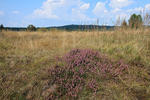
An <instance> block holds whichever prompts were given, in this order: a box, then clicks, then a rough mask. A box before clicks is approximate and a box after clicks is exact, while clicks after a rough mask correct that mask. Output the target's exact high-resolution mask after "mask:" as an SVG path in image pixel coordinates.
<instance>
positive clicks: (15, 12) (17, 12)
mask: <svg viewBox="0 0 150 100" xmlns="http://www.w3.org/2000/svg"><path fill="white" fill-rule="evenodd" d="M12 13H13V14H19V13H20V12H19V11H17V10H15V11H12Z"/></svg>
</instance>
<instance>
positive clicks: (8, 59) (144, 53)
mask: <svg viewBox="0 0 150 100" xmlns="http://www.w3.org/2000/svg"><path fill="white" fill-rule="evenodd" d="M149 31H150V29H140V30H130V29H128V30H123V29H121V30H119V29H117V30H114V31H106V30H105V31H99V32H98V31H91V32H81V31H73V32H66V31H57V30H55V31H49V32H1V33H0V100H26V99H29V100H43V98H42V96H41V92H42V86H43V84H44V83H45V81H44V79H43V77H45V74H43V73H44V71H43V70H44V69H47V68H49V67H50V66H52V65H54V64H55V63H57V62H55V59H54V58H55V57H57V56H61V55H63V54H65V53H67V52H68V51H70V50H72V49H74V48H81V49H83V48H91V49H94V50H97V51H99V52H102V53H104V54H106V55H107V56H108V57H110V58H111V59H114V60H120V59H123V60H124V61H125V62H126V63H127V64H129V65H130V68H129V71H128V74H127V75H125V76H123V77H122V76H121V77H120V78H119V79H118V80H115V81H113V80H102V81H101V82H100V85H101V90H99V92H98V93H97V95H96V96H95V97H94V98H95V99H96V100H149V98H150V95H149V94H150V78H149V75H150V62H149V61H150V34H149ZM90 98H91V99H93V97H92V96H87V95H84V94H83V97H81V100H84V99H85V100H87V99H90Z"/></svg>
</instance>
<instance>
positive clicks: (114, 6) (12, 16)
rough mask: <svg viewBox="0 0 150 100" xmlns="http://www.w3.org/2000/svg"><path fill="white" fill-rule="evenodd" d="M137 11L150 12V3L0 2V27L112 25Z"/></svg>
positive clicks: (115, 0)
mask: <svg viewBox="0 0 150 100" xmlns="http://www.w3.org/2000/svg"><path fill="white" fill-rule="evenodd" d="M141 12H149V13H150V0H0V24H3V25H4V26H11V27H18V26H20V27H26V26H27V25H29V24H33V25H35V26H39V27H40V26H60V25H67V24H95V23H96V19H99V24H100V25H101V24H105V25H114V24H115V22H116V19H117V18H118V17H120V18H121V19H128V18H129V16H130V15H131V14H133V13H137V14H142V13H141Z"/></svg>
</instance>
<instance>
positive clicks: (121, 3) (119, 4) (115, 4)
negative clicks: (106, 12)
mask: <svg viewBox="0 0 150 100" xmlns="http://www.w3.org/2000/svg"><path fill="white" fill-rule="evenodd" d="M132 3H133V1H132V0H110V4H109V6H110V7H112V8H123V7H126V6H129V5H130V4H132Z"/></svg>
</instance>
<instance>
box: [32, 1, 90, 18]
mask: <svg viewBox="0 0 150 100" xmlns="http://www.w3.org/2000/svg"><path fill="white" fill-rule="evenodd" d="M89 7H90V4H89V3H84V2H82V1H81V0H57V1H56V0H46V1H45V2H44V3H43V5H42V7H41V8H39V9H36V10H34V12H33V14H32V16H33V17H34V18H42V19H44V18H46V19H63V20H65V19H66V20H68V19H70V20H71V19H72V17H73V19H74V18H75V16H76V17H79V18H81V17H83V18H85V16H86V14H85V11H86V10H87V9H88V8H89ZM83 18H81V19H83Z"/></svg>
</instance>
